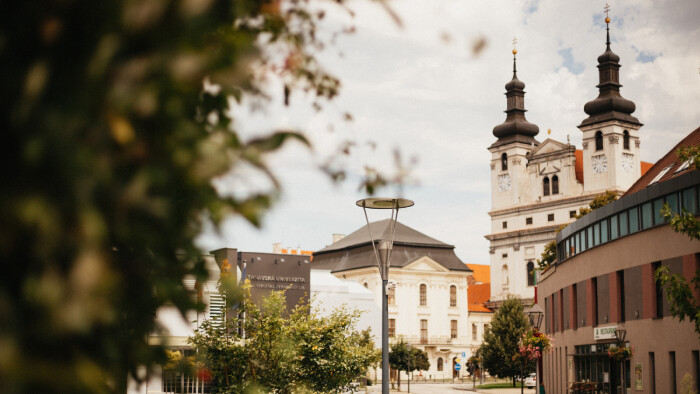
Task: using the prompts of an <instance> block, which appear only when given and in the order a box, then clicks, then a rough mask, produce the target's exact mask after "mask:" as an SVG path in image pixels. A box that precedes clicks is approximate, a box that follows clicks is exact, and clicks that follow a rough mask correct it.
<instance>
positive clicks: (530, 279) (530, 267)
mask: <svg viewBox="0 0 700 394" xmlns="http://www.w3.org/2000/svg"><path fill="white" fill-rule="evenodd" d="M534 273H535V263H533V262H532V261H529V262H528V263H527V285H528V286H534V285H535V275H534Z"/></svg>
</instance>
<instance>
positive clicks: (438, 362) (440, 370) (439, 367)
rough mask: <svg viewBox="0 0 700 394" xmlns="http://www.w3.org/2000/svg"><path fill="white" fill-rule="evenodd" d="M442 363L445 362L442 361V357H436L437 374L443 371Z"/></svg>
mask: <svg viewBox="0 0 700 394" xmlns="http://www.w3.org/2000/svg"><path fill="white" fill-rule="evenodd" d="M444 363H445V362H444V361H442V357H438V361H437V370H438V372H442V371H443V369H444V368H445V367H444V365H445V364H444Z"/></svg>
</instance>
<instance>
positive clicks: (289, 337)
mask: <svg viewBox="0 0 700 394" xmlns="http://www.w3.org/2000/svg"><path fill="white" fill-rule="evenodd" d="M242 305H243V306H242V310H241V311H245V319H244V320H239V319H237V318H235V319H229V321H228V322H227V324H226V325H220V324H217V322H211V321H207V322H205V323H204V324H202V325H201V327H200V328H199V329H197V331H196V332H195V334H194V336H192V337H191V338H190V340H189V341H190V343H191V344H192V345H193V346H194V347H195V349H197V351H198V354H199V355H200V356H201V362H202V366H203V367H204V368H206V370H207V371H208V372H209V373H210V374H211V376H212V380H213V383H214V386H215V387H214V391H215V392H220V393H241V392H248V393H258V392H260V393H263V392H265V393H268V392H272V393H296V392H310V393H332V392H340V391H343V390H349V389H351V387H350V384H351V383H352V382H353V381H354V380H355V379H357V378H358V377H360V376H363V375H364V374H365V373H366V371H367V369H368V368H369V367H371V366H373V365H375V364H376V363H377V362H378V361H379V357H380V356H379V352H378V351H377V350H376V349H375V348H374V343H373V342H372V340H371V336H370V333H369V331H363V332H358V331H356V330H355V325H356V323H357V319H358V318H359V312H357V311H349V310H347V309H344V308H340V309H336V310H334V311H333V312H332V313H331V314H330V316H326V317H322V316H319V315H318V314H317V313H316V312H315V311H314V310H312V309H311V308H310V307H309V306H308V305H305V304H299V305H297V307H296V308H295V309H294V310H292V311H290V313H289V316H288V317H286V314H287V313H286V310H285V305H286V304H285V299H284V293H283V292H273V293H271V294H270V295H269V296H268V297H266V298H265V299H264V300H263V301H262V304H261V305H260V306H257V305H255V304H253V303H251V302H250V299H249V297H248V296H245V297H244V299H243V303H242ZM239 325H240V326H242V327H243V328H244V330H245V338H243V337H242V336H240V335H238V334H237V333H236V330H235V328H236V327H239Z"/></svg>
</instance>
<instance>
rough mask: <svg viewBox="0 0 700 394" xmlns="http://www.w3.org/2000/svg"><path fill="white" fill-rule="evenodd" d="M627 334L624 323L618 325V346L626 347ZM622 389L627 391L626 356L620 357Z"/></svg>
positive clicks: (616, 337) (616, 334)
mask: <svg viewBox="0 0 700 394" xmlns="http://www.w3.org/2000/svg"><path fill="white" fill-rule="evenodd" d="M626 336H627V330H625V327H624V326H623V325H619V326H617V328H615V339H616V340H617V347H619V348H623V347H625V337H626ZM620 391H621V392H622V393H625V391H627V387H626V386H625V358H624V357H621V358H620Z"/></svg>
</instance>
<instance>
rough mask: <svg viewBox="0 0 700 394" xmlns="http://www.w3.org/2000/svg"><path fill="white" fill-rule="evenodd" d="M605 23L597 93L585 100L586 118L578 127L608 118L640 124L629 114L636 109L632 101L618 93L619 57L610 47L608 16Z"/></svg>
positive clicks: (599, 57)
mask: <svg viewBox="0 0 700 394" xmlns="http://www.w3.org/2000/svg"><path fill="white" fill-rule="evenodd" d="M605 23H606V26H607V27H606V30H607V41H606V42H605V45H606V48H605V52H603V54H602V55H600V56H598V78H599V83H598V85H597V88H598V91H599V94H598V97H597V98H596V99H595V100H592V101H589V102H587V103H586V105H585V106H584V107H583V110H584V111H585V112H586V114H588V118H586V119H585V120H584V121H583V122H581V124H580V125H579V127H581V126H587V125H591V124H595V123H600V122H606V121H610V120H618V121H623V122H626V123H631V124H636V125H641V123H639V120H638V119H637V118H635V117H634V116H632V115H631V114H632V112H634V110H635V109H636V106H635V104H634V102H632V101H630V100H627V99H626V98H624V97H622V96H621V95H620V88H621V87H622V85H620V63H619V62H620V57H619V56H617V55H616V54H615V53H614V52H613V51H612V50H611V49H610V18H605Z"/></svg>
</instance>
